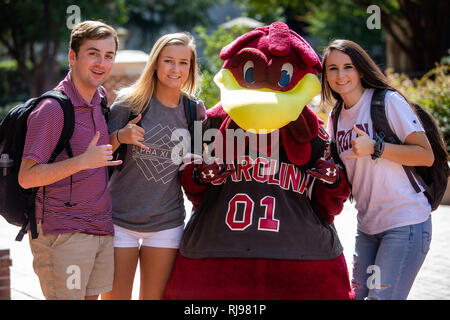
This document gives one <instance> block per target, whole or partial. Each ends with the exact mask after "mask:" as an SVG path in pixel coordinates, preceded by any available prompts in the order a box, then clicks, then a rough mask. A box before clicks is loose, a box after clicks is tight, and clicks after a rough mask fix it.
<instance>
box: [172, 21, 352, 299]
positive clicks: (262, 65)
mask: <svg viewBox="0 0 450 320" xmlns="http://www.w3.org/2000/svg"><path fill="white" fill-rule="evenodd" d="M221 58H222V59H223V60H225V64H224V67H223V69H222V70H221V73H220V74H219V75H218V76H216V79H215V81H216V83H218V85H219V87H220V88H221V101H220V102H219V103H218V104H217V105H216V106H215V107H214V108H212V109H210V110H208V111H207V119H206V120H204V122H203V133H206V132H208V130H209V129H215V132H217V133H216V134H215V137H214V138H213V139H211V140H212V141H210V140H207V139H206V137H207V136H208V135H207V134H203V137H204V139H203V142H205V143H207V144H209V148H210V150H211V149H212V153H213V155H214V156H216V157H218V155H220V157H219V158H221V159H222V160H223V161H224V162H225V163H226V166H227V169H229V170H234V171H233V173H232V174H231V175H229V176H228V177H226V178H223V179H219V180H215V181H214V182H213V183H201V182H199V180H198V179H196V170H197V169H198V168H199V167H198V166H199V165H198V164H190V165H188V166H187V167H186V168H185V169H184V171H183V172H182V173H181V182H182V185H183V187H184V189H185V192H186V195H187V197H188V199H189V200H190V201H192V203H193V206H194V211H193V215H192V217H191V219H190V221H189V223H188V224H187V226H186V229H185V233H184V235H183V239H182V243H181V247H180V252H179V254H178V256H177V259H176V262H175V265H174V268H173V271H172V274H171V278H170V279H169V283H168V285H167V288H166V295H165V297H166V298H168V299H352V298H353V292H352V290H351V288H350V284H349V278H348V270H347V265H346V262H345V259H344V256H343V253H342V251H343V249H342V246H341V244H340V242H339V237H338V235H337V232H336V230H335V228H334V226H333V224H332V223H333V219H334V216H335V215H337V214H339V213H340V212H341V210H342V208H343V201H344V200H345V199H346V198H347V197H348V195H349V184H348V182H347V180H346V178H345V176H344V174H343V172H342V171H339V170H338V169H337V168H335V167H332V166H331V167H329V168H326V173H324V174H325V175H330V173H331V172H334V174H336V172H337V175H338V177H337V179H335V181H334V182H333V183H326V182H324V181H323V180H322V179H318V178H315V177H314V176H312V175H310V174H308V172H310V171H307V170H308V169H311V170H312V171H314V170H315V167H319V166H317V164H318V162H320V161H322V162H324V161H325V160H324V159H325V158H327V157H328V152H327V148H328V135H327V134H326V132H325V130H323V128H322V124H323V122H322V121H321V120H320V119H319V118H318V117H317V116H316V115H315V114H314V113H313V112H312V111H311V110H310V109H309V108H308V107H307V106H306V105H305V104H306V103H307V102H308V101H309V100H310V99H311V98H312V97H313V96H314V95H316V94H317V93H318V91H317V90H320V89H317V87H319V88H320V84H319V85H317V83H318V80H317V78H316V74H317V73H318V72H320V70H321V65H320V62H319V59H318V57H317V55H316V54H315V53H314V51H313V50H312V49H311V47H310V46H309V45H308V44H307V43H306V42H305V41H304V40H303V39H302V38H301V37H300V36H299V35H298V34H296V33H295V32H293V31H292V30H290V29H289V28H288V27H287V25H285V24H283V23H280V22H276V23H273V24H271V25H270V26H266V27H262V28H257V29H255V30H253V31H251V32H249V33H247V34H245V35H243V36H242V37H240V38H239V39H237V40H236V41H234V42H233V43H231V44H230V45H228V46H227V47H225V48H224V49H223V50H222V52H221ZM233 130H234V131H236V130H241V131H242V130H247V134H246V135H245V137H243V138H242V137H241V138H236V136H232V135H230V134H229V133H230V132H233ZM253 138H254V139H253ZM263 138H264V139H265V140H264V139H263ZM261 140H264V141H266V142H267V143H266V144H261V143H259V142H260V141H261ZM230 145H231V146H232V148H231V149H230V148H227V146H230ZM236 146H241V147H236ZM230 150H232V152H230ZM333 165H334V164H333ZM333 168H334V169H333ZM333 170H334V171H333Z"/></svg>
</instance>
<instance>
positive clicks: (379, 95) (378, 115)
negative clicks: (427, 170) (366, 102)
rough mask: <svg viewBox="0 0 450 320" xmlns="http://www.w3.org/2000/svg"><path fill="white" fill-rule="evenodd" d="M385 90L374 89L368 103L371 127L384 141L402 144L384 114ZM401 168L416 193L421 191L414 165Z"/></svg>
mask: <svg viewBox="0 0 450 320" xmlns="http://www.w3.org/2000/svg"><path fill="white" fill-rule="evenodd" d="M386 92H387V89H375V91H374V93H373V96H372V102H371V105H370V117H371V119H372V123H373V128H374V130H375V134H377V135H378V136H379V137H380V138H381V139H384V140H385V141H386V142H389V143H393V144H402V142H401V141H400V139H399V138H398V137H397V135H396V134H395V133H394V131H393V130H392V128H391V126H390V125H389V121H388V119H387V116H386V108H385V97H386ZM403 170H404V171H405V173H406V176H407V177H408V179H409V181H410V182H411V185H412V187H413V188H414V191H416V193H419V192H422V190H421V188H420V186H419V185H418V183H417V181H416V179H415V178H414V177H415V175H414V167H409V166H403Z"/></svg>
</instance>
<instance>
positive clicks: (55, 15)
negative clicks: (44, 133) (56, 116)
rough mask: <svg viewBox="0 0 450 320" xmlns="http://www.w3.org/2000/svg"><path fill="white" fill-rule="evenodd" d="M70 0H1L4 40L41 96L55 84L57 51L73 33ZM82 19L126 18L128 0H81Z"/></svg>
mask: <svg viewBox="0 0 450 320" xmlns="http://www.w3.org/2000/svg"><path fill="white" fill-rule="evenodd" d="M72 3H73V2H72V1H68V0H41V1H36V0H15V1H11V0H0V44H1V45H3V46H4V47H5V48H6V52H7V54H8V55H9V56H10V57H12V58H13V59H14V60H15V61H16V63H17V68H18V71H19V73H20V74H21V75H22V77H23V78H24V80H25V81H26V83H27V84H28V87H29V91H30V95H31V96H37V95H39V94H41V93H43V92H44V91H46V90H48V89H50V88H51V87H53V86H54V84H55V83H54V75H55V73H56V72H57V71H59V70H58V63H57V54H58V52H59V51H60V49H61V43H62V42H64V43H67V42H68V38H69V35H70V29H68V27H67V24H66V20H67V18H68V14H67V8H68V7H69V6H70V5H72ZM76 5H77V6H78V7H79V8H80V13H81V17H80V18H81V21H83V20H88V19H96V20H98V19H102V20H103V21H105V22H106V23H124V22H126V14H125V13H126V9H125V6H124V5H125V1H124V0H120V1H104V0H78V1H77V2H76Z"/></svg>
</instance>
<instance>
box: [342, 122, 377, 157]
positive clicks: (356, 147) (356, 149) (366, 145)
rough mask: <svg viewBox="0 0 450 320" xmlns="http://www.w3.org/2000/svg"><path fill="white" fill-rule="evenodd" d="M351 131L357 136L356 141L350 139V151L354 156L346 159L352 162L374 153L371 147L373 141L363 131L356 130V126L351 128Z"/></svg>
mask: <svg viewBox="0 0 450 320" xmlns="http://www.w3.org/2000/svg"><path fill="white" fill-rule="evenodd" d="M353 130H354V131H355V132H356V134H357V135H358V137H357V138H356V139H352V150H353V153H354V155H353V156H348V157H346V159H348V160H352V159H356V158H359V157H365V156H369V155H371V154H372V153H373V152H374V149H373V147H374V145H375V141H374V140H372V139H371V138H370V136H369V135H368V134H367V133H366V132H365V131H363V130H360V129H358V128H357V127H356V125H354V126H353Z"/></svg>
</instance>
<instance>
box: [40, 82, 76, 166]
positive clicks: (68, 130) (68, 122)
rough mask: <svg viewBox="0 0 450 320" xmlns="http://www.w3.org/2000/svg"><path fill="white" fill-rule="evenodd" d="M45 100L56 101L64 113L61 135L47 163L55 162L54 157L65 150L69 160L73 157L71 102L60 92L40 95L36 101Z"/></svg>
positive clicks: (73, 114)
mask: <svg viewBox="0 0 450 320" xmlns="http://www.w3.org/2000/svg"><path fill="white" fill-rule="evenodd" d="M47 98H52V99H55V100H56V101H58V103H59V105H60V106H61V108H62V110H63V112H64V125H63V130H62V132H61V135H60V137H59V140H58V143H57V145H56V147H55V150H53V153H52V155H51V156H50V160H49V162H48V163H52V162H54V161H55V159H56V157H57V156H58V155H59V154H60V153H61V152H62V151H63V150H64V149H66V151H67V154H68V156H69V157H70V158H72V157H73V153H72V148H71V146H70V143H69V141H70V138H72V135H73V130H74V127H75V112H74V110H73V106H72V102H70V99H69V98H68V97H67V95H66V94H65V93H64V92H63V91H60V90H50V91H47V92H46V93H44V94H43V95H41V96H40V97H39V98H38V99H39V101H40V100H43V99H47Z"/></svg>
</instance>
